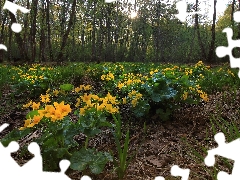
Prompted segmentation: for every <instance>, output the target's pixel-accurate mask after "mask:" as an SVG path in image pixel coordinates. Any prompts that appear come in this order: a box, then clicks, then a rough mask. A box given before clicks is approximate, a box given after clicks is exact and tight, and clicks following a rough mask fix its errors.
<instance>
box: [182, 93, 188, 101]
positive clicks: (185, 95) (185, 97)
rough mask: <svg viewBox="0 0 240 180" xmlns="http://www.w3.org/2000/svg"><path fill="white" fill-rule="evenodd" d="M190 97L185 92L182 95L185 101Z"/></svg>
mask: <svg viewBox="0 0 240 180" xmlns="http://www.w3.org/2000/svg"><path fill="white" fill-rule="evenodd" d="M187 97H188V92H186V91H184V93H183V95H182V98H183V100H184V101H185V100H186V99H187Z"/></svg>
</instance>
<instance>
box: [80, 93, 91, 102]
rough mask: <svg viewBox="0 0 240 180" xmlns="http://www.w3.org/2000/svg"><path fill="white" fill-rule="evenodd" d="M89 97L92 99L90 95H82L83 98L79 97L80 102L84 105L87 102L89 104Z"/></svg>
mask: <svg viewBox="0 0 240 180" xmlns="http://www.w3.org/2000/svg"><path fill="white" fill-rule="evenodd" d="M91 97H92V95H91V94H89V95H87V93H84V96H81V98H82V101H83V102H85V103H87V102H88V103H89V101H91Z"/></svg>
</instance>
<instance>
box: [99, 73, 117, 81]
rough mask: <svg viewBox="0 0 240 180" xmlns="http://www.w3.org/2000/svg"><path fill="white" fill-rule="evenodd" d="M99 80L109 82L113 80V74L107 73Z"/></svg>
mask: <svg viewBox="0 0 240 180" xmlns="http://www.w3.org/2000/svg"><path fill="white" fill-rule="evenodd" d="M101 80H103V81H104V80H106V81H110V80H114V75H113V73H111V72H109V73H108V74H107V75H105V74H103V75H102V76H101Z"/></svg>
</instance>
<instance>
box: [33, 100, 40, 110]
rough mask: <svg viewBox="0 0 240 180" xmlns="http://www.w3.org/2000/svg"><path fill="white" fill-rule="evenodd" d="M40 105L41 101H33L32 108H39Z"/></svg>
mask: <svg viewBox="0 0 240 180" xmlns="http://www.w3.org/2000/svg"><path fill="white" fill-rule="evenodd" d="M39 106H40V102H39V103H35V102H33V103H32V109H33V110H38V109H39Z"/></svg>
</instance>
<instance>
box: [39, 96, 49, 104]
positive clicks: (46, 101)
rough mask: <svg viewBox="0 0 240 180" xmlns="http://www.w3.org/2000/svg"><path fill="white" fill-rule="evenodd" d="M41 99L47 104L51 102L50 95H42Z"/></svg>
mask: <svg viewBox="0 0 240 180" xmlns="http://www.w3.org/2000/svg"><path fill="white" fill-rule="evenodd" d="M40 98H41V100H40V101H41V102H43V103H45V104H46V103H48V102H50V94H46V95H42V94H41V96H40Z"/></svg>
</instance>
